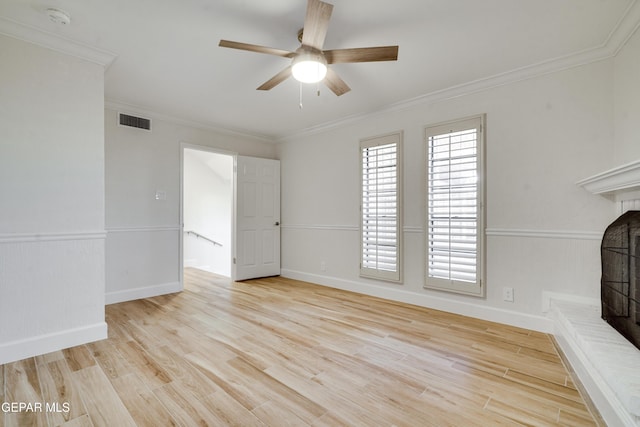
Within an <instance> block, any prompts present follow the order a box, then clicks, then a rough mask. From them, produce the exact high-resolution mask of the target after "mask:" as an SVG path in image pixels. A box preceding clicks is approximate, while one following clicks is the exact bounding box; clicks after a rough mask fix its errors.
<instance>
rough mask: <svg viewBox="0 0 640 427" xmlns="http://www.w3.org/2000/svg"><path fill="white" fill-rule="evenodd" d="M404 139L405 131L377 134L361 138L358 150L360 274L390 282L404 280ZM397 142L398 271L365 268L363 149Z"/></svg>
mask: <svg viewBox="0 0 640 427" xmlns="http://www.w3.org/2000/svg"><path fill="white" fill-rule="evenodd" d="M402 141H403V132H402V131H399V132H394V133H390V134H386V135H380V136H375V137H371V138H365V139H361V140H360V148H359V150H358V155H359V157H360V159H359V162H360V173H359V176H358V177H359V179H360V195H359V196H360V234H359V238H360V276H361V277H367V278H371V279H378V280H385V281H390V282H398V283H399V282H402V271H403V236H402V235H403V225H402V224H403V223H402V218H403V216H404V214H403V197H402V187H403V185H402V181H403V168H402V163H403V149H402ZM392 143H395V144H396V251H397V252H396V256H397V262H396V271H385V270H378V269H372V268H364V267H363V265H364V264H363V252H364V244H363V237H364V236H363V234H364V215H363V212H362V211H363V204H362V196H363V192H364V188H363V179H362V178H363V172H364V171H363V168H364V165H363V159H362V151H363V149H366V148H371V147H376V146H381V145H388V144H392Z"/></svg>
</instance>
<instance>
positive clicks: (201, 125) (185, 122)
mask: <svg viewBox="0 0 640 427" xmlns="http://www.w3.org/2000/svg"><path fill="white" fill-rule="evenodd" d="M104 106H105V108H106V109H109V110H114V111H119V112H122V113H131V114H138V115H141V116H144V117H148V118H151V119H154V120H161V121H164V122H169V123H173V124H177V125H181V126H189V127H193V128H196V129H202V130H208V131H212V132H217V133H221V134H224V135H230V136H238V137H242V138H251V139H255V140H259V141H262V142H268V143H275V142H276V140H275V138H274V137H272V136H269V135H265V134H259V133H252V132H248V131H246V130H242V129H231V128H228V127H224V126H220V125H216V124H212V123H205V122H199V121H196V120H189V119H184V118H181V117H177V116H172V115H170V114H165V113H160V112H158V111H154V110H153V109H151V108H148V107H143V106H139V105H134V104H129V103H126V102H123V101H118V100H114V99H107V100H105V103H104Z"/></svg>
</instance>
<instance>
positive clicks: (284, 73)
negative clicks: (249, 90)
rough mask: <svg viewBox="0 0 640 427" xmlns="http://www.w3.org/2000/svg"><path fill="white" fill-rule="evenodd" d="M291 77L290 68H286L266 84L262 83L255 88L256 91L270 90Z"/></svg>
mask: <svg viewBox="0 0 640 427" xmlns="http://www.w3.org/2000/svg"><path fill="white" fill-rule="evenodd" d="M289 76H291V66H288V67H287V68H285V69H284V70H282V71H280V72H279V73H278V74H276V75H275V76H273V77H271V78H270V79H269V80H267V81H266V82H264V83H262V85H261V86H259V87H258V88H257V90H270V89H273V88H274V87H276V86H278V85H279V84H280V83H282V82H283V81H285V80H287V79H288V78H289Z"/></svg>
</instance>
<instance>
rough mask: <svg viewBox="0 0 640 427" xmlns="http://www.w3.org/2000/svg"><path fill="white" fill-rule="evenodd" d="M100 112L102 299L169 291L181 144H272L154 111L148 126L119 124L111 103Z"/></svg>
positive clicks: (258, 149) (234, 148) (175, 278)
mask: <svg viewBox="0 0 640 427" xmlns="http://www.w3.org/2000/svg"><path fill="white" fill-rule="evenodd" d="M125 112H126V113H130V114H134V115H135V114H136V113H135V112H132V111H125ZM104 114H105V158H106V159H105V161H106V166H105V167H106V170H105V179H106V228H107V244H106V289H107V296H106V299H107V303H114V302H119V301H126V300H131V299H136V298H143V297H148V296H152V295H159V294H162V293H168V292H176V291H178V290H180V277H179V270H180V254H179V237H180V150H181V143H185V144H191V145H199V146H206V147H212V148H216V149H219V150H222V151H228V152H236V153H239V154H244V155H249V156H257V157H267V158H272V157H273V156H274V154H275V148H274V146H273V144H270V143H267V142H265V141H260V140H254V139H251V138H249V137H243V136H237V135H230V134H223V133H218V132H214V131H211V130H204V129H198V128H196V127H193V126H188V125H184V124H178V123H176V122H172V121H168V120H161V119H157V118H154V117H150V118H151V119H153V122H152V131H151V132H147V131H143V130H140V129H134V128H127V127H123V126H118V124H117V123H118V122H117V111H115V110H113V109H110V108H107V109H105V111H104ZM141 115H142V116H143V117H148V116H147V115H144V114H141ZM157 191H163V192H165V194H166V199H165V200H156V192H157Z"/></svg>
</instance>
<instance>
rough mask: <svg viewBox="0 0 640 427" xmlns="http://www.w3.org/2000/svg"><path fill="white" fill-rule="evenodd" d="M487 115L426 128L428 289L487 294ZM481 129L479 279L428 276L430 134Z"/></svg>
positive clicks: (478, 215) (474, 294)
mask: <svg viewBox="0 0 640 427" xmlns="http://www.w3.org/2000/svg"><path fill="white" fill-rule="evenodd" d="M485 122H486V116H485V115H484V114H482V115H478V116H473V117H467V118H463V119H459V120H454V121H449V122H443V123H437V124H434V125H429V126H426V127H425V128H424V150H425V151H424V153H425V157H424V159H425V160H424V161H425V163H424V164H425V180H424V185H425V192H424V194H425V196H426V197H425V204H426V206H425V254H424V258H423V259H424V261H425V271H424V277H425V283H424V288H425V289H435V290H440V291H447V292H453V293H459V294H465V295H471V296H476V297H484V296H485V295H486V285H485V283H486V280H485V270H486V268H485V259H486V246H485V216H486V215H485V211H486V208H485V206H486V203H485V194H486V168H485V145H486V140H485V134H486V126H485ZM474 127H475V128H477V129H478V138H477V144H478V149H477V171H478V186H477V203H478V204H477V206H478V208H477V224H476V227H477V234H476V236H477V239H476V281H475V282H464V281H456V280H446V279H440V278H434V277H429V256H430V255H429V254H430V253H429V183H428V181H427V180H428V179H429V171H428V168H429V166H428V164H427V162H428V158H429V137H430V136H434V135H442V134H446V133H449V132H456V131H461V130H466V129H472V128H474Z"/></svg>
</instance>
